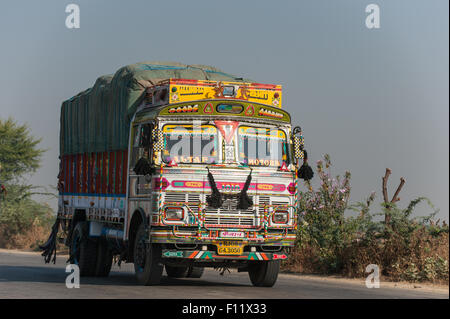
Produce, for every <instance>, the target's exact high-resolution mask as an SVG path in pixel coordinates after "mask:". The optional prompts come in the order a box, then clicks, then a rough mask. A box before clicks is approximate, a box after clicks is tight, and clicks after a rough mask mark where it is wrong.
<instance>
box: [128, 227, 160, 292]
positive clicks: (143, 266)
mask: <svg viewBox="0 0 450 319" xmlns="http://www.w3.org/2000/svg"><path fill="white" fill-rule="evenodd" d="M147 240H148V236H147V231H146V230H145V227H144V224H141V225H139V228H138V231H137V234H136V239H135V241H134V256H133V257H134V259H133V260H134V271H135V274H136V279H137V281H138V283H139V284H141V285H144V286H150V285H157V284H159V283H160V281H161V277H162V273H163V270H164V265H163V264H162V263H161V246H160V245H155V244H148V243H146V241H147Z"/></svg>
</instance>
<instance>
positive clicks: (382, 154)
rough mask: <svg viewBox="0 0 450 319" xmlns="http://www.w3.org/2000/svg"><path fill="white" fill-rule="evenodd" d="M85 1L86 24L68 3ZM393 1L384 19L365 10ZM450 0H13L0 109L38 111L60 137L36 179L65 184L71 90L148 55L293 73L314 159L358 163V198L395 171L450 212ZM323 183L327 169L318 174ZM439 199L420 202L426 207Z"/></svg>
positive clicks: (4, 16) (264, 76) (47, 136)
mask: <svg viewBox="0 0 450 319" xmlns="http://www.w3.org/2000/svg"><path fill="white" fill-rule="evenodd" d="M69 3H75V4H78V5H79V7H80V11H81V24H80V26H81V27H80V28H79V29H67V28H66V26H65V20H66V16H67V13H65V8H66V5H68V4H69ZM370 3H376V4H378V5H379V7H380V26H381V27H380V29H368V28H366V25H365V19H366V16H367V13H365V8H366V6H367V5H368V4H370ZM448 5H449V2H448V0H427V1H425V0H424V1H411V0H405V1H399V0H396V1H375V0H367V1H357V0H349V1H336V0H329V1H318V0H309V1H262V0H258V1H242V0H241V1H234V0H233V1H211V0H208V1H194V0H191V1H100V0H90V1H84V0H83V1H82V0H73V1H61V0H59V1H49V0H46V1H21V0H15V1H2V2H1V4H0V70H1V71H0V96H1V99H0V118H2V119H5V118H6V117H8V116H12V117H13V118H15V119H16V120H17V121H18V122H19V123H28V124H29V125H30V127H31V130H32V133H33V134H34V135H35V136H37V137H42V138H43V141H42V144H41V147H43V148H47V149H48V151H47V152H46V154H45V156H44V159H43V163H42V168H41V169H40V170H39V171H38V172H37V173H36V174H35V175H34V176H33V177H32V178H31V180H30V181H31V182H32V183H35V184H41V185H49V184H53V185H54V184H55V183H56V175H57V170H58V135H59V111H60V105H61V102H62V101H63V100H65V99H67V98H70V97H72V96H73V95H75V94H77V93H78V92H79V91H81V90H84V89H86V88H88V87H91V86H92V85H93V84H94V82H95V79H96V78H97V77H98V76H100V75H103V74H110V73H114V72H115V71H116V70H117V69H118V68H120V67H121V66H124V65H127V64H132V63H136V62H142V61H152V60H169V61H178V62H182V63H187V64H208V65H214V66H216V67H218V68H221V69H223V70H224V71H225V72H228V73H232V74H235V75H239V76H243V77H249V78H252V79H255V80H256V81H258V82H262V83H277V84H282V85H283V90H284V108H285V109H286V110H287V111H288V112H290V113H291V115H292V118H293V123H294V124H299V125H301V127H302V128H303V130H304V136H305V140H306V146H307V149H308V150H309V155H310V161H311V162H315V161H316V160H318V159H320V158H321V156H322V155H323V154H325V153H329V154H330V155H331V159H332V162H333V163H334V166H333V173H334V174H341V175H342V174H343V173H344V172H345V170H350V171H351V173H352V196H351V199H352V201H357V200H361V199H363V198H365V197H366V196H367V195H369V194H370V193H371V192H372V191H376V192H377V199H378V201H381V200H382V195H381V177H382V176H383V175H384V171H385V168H386V167H389V168H391V169H392V172H393V174H392V176H391V178H390V185H389V193H390V195H391V196H392V194H393V192H394V191H395V188H396V187H397V185H398V183H399V179H400V177H401V176H403V177H404V178H405V179H406V184H405V186H404V188H403V190H402V192H401V194H400V197H401V201H400V203H399V204H400V205H401V206H402V207H405V206H406V205H407V204H408V202H409V200H411V199H413V198H415V197H417V196H427V197H428V198H430V199H431V201H432V202H433V203H434V204H435V205H436V207H438V208H440V209H441V212H440V215H439V216H440V217H443V218H445V219H447V220H448V216H449V213H448V212H449V204H448V203H449V200H448V191H449V180H448V178H449V149H448V142H449V91H448V86H449V71H448V70H449V62H448V61H449V42H448V36H449V31H448V30H449V29H448V28H449V22H448V21H449V18H448V12H449V11H448V10H449V8H448ZM316 181H317V179H316ZM428 211H429V210H427V209H426V206H425V205H422V206H420V207H419V210H418V212H417V213H418V214H421V213H426V212H428Z"/></svg>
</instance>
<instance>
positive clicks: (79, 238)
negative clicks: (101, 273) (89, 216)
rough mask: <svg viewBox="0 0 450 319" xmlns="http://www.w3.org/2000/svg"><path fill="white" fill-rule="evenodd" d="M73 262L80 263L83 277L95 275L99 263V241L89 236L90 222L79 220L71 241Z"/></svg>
mask: <svg viewBox="0 0 450 319" xmlns="http://www.w3.org/2000/svg"><path fill="white" fill-rule="evenodd" d="M70 259H71V263H74V264H76V265H78V267H79V268H80V276H81V277H89V276H95V272H96V265H97V242H96V241H95V240H93V239H91V238H89V223H88V222H86V221H83V222H78V223H77V224H76V226H75V228H74V230H73V233H72V238H71V243H70Z"/></svg>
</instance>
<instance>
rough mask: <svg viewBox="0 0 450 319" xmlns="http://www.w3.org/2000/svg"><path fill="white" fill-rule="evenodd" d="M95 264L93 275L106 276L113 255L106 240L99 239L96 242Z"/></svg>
mask: <svg viewBox="0 0 450 319" xmlns="http://www.w3.org/2000/svg"><path fill="white" fill-rule="evenodd" d="M97 247H98V253H97V265H96V268H95V275H96V276H98V277H108V275H109V272H110V271H111V266H112V260H113V255H112V251H111V249H110V248H109V247H108V242H107V241H106V240H104V239H100V241H99V242H98V245H97Z"/></svg>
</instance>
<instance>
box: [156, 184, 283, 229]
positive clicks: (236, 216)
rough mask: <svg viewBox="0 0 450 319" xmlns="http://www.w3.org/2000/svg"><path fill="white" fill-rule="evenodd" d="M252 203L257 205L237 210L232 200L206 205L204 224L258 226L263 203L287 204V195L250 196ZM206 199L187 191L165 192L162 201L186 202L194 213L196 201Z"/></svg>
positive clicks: (196, 208) (202, 195) (203, 195)
mask: <svg viewBox="0 0 450 319" xmlns="http://www.w3.org/2000/svg"><path fill="white" fill-rule="evenodd" d="M250 198H251V199H252V200H253V203H254V204H258V205H259V207H258V206H253V207H250V208H249V209H247V210H238V209H237V203H236V201H235V200H233V201H227V200H225V201H224V204H223V206H222V207H221V208H219V209H215V208H211V207H208V206H207V207H206V209H205V224H206V225H209V227H213V226H212V225H214V226H216V225H217V226H225V227H233V226H236V227H239V226H241V227H259V226H260V225H259V223H260V221H259V218H258V216H259V213H261V214H262V213H263V211H264V208H263V205H286V204H289V196H250ZM200 201H202V202H205V201H206V194H189V193H171V192H170V193H169V192H168V193H165V195H164V202H165V203H167V202H177V203H183V204H186V205H187V206H188V207H189V208H190V209H191V210H192V211H193V212H194V213H195V214H196V213H197V211H198V203H199V202H200Z"/></svg>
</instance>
